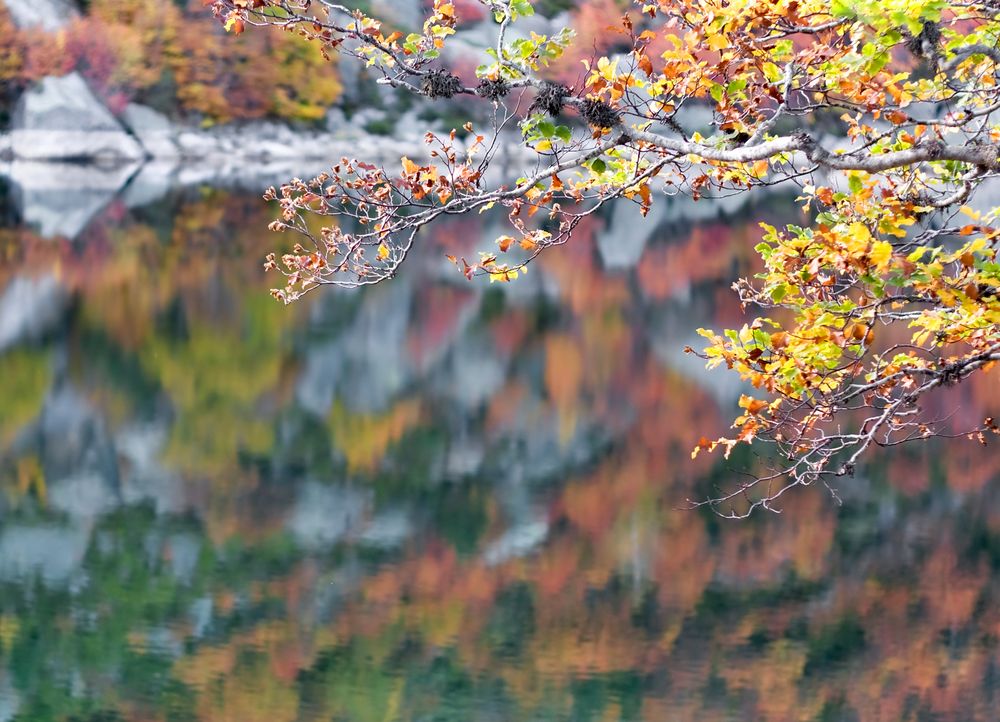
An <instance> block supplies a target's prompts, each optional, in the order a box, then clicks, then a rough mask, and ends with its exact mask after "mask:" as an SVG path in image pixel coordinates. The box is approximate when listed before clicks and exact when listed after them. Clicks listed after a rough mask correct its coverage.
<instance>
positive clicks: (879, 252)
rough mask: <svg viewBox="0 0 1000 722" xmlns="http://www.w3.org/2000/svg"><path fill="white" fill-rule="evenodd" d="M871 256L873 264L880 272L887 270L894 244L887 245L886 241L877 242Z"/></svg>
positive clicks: (873, 246)
mask: <svg viewBox="0 0 1000 722" xmlns="http://www.w3.org/2000/svg"><path fill="white" fill-rule="evenodd" d="M869 256H870V257H871V259H872V263H874V264H875V266H876V268H878V269H879V270H883V269H885V267H886V266H888V265H889V260H890V259H891V258H892V244H890V243H886V242H885V241H876V242H875V243H874V244H873V245H872V250H871V253H870V254H869Z"/></svg>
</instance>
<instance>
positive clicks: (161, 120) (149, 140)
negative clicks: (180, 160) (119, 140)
mask: <svg viewBox="0 0 1000 722" xmlns="http://www.w3.org/2000/svg"><path fill="white" fill-rule="evenodd" d="M122 122H123V123H125V125H126V126H127V127H128V128H129V130H131V131H132V133H133V134H134V135H135V137H136V138H138V139H139V142H140V143H141V144H142V147H143V148H145V149H146V152H147V153H148V154H149V155H151V156H152V157H154V158H175V157H177V156H178V155H179V154H180V148H179V147H178V145H177V137H176V136H177V131H176V129H175V127H174V125H173V124H172V123H171V122H170V119H169V118H167V116H165V115H163V114H162V113H160V112H157V111H155V110H153V109H152V108H150V107H148V106H145V105H139V104H138V103H129V104H128V105H127V106H125V111H124V112H123V113H122Z"/></svg>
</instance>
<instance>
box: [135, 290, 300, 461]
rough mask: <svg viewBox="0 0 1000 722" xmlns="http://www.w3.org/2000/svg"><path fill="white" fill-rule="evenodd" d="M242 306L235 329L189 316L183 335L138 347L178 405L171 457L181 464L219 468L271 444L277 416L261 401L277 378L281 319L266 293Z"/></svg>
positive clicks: (261, 451) (155, 339)
mask: <svg viewBox="0 0 1000 722" xmlns="http://www.w3.org/2000/svg"><path fill="white" fill-rule="evenodd" d="M242 306H243V310H244V312H243V314H241V317H240V320H239V325H238V327H237V328H232V327H226V328H219V327H217V326H216V325H214V324H210V323H205V322H204V321H203V320H201V319H190V320H188V321H187V322H186V326H187V329H186V331H187V332H186V334H185V335H184V337H183V338H182V339H176V338H170V337H163V336H160V335H156V336H153V337H152V338H151V339H150V340H149V341H148V342H147V343H146V344H145V345H144V347H143V348H142V349H141V350H140V356H141V358H142V359H143V366H144V367H145V368H146V369H147V373H149V374H150V375H151V376H153V377H155V378H157V379H159V380H160V382H161V383H162V385H163V388H164V391H165V393H166V394H167V396H168V397H169V398H170V400H171V402H172V404H173V405H174V409H175V412H176V414H177V418H176V419H175V421H174V423H173V424H172V426H171V429H172V433H171V437H170V444H169V447H168V451H167V458H168V460H169V462H170V463H171V464H173V465H176V466H177V467H178V468H180V469H182V470H185V471H190V472H196V473H206V474H218V473H219V472H220V471H223V470H225V469H226V468H227V467H229V466H230V465H231V464H232V463H233V461H234V460H235V459H238V458H239V456H240V454H241V453H249V454H254V455H263V454H265V453H266V452H267V451H268V450H269V449H270V447H271V443H272V430H271V422H270V420H269V419H268V418H267V416H265V415H264V414H262V413H260V412H259V410H258V409H259V406H258V404H260V403H261V401H262V399H261V397H262V396H263V395H264V394H265V393H266V392H268V391H272V390H273V389H274V388H275V386H276V385H277V383H278V381H279V376H280V371H281V361H282V360H281V357H280V354H279V353H278V344H277V343H276V341H277V339H278V337H279V336H280V334H281V328H282V319H281V315H280V313H275V311H274V310H273V304H272V305H271V306H269V305H268V304H267V300H266V299H263V298H260V299H245V300H244V302H243V304H242Z"/></svg>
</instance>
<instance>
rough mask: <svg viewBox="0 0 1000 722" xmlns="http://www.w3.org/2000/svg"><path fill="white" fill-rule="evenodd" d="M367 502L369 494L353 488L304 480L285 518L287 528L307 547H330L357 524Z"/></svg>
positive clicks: (365, 508) (358, 526)
mask: <svg viewBox="0 0 1000 722" xmlns="http://www.w3.org/2000/svg"><path fill="white" fill-rule="evenodd" d="M368 505H369V497H368V495H367V494H365V493H363V492H360V491H357V490H356V489H350V488H346V487H342V486H324V485H323V484H318V483H316V482H307V483H306V484H305V485H304V486H303V487H302V489H301V491H300V492H299V497H298V500H297V501H296V504H295V508H294V509H293V510H292V514H291V516H290V517H289V519H288V529H289V531H291V533H292V535H293V536H294V537H295V538H296V539H297V540H298V542H299V543H300V544H301V545H302V546H304V547H306V548H309V549H322V548H325V547H330V546H332V545H334V544H336V543H337V542H338V541H340V540H341V539H342V538H343V537H345V536H346V535H347V534H349V533H351V532H353V531H355V530H357V529H358V528H360V526H361V524H362V523H363V522H364V519H365V512H366V510H367V509H368Z"/></svg>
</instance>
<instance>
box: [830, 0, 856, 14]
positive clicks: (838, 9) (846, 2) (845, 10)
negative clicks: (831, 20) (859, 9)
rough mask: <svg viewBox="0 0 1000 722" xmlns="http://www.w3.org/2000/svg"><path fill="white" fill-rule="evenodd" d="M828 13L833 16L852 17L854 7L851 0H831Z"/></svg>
mask: <svg viewBox="0 0 1000 722" xmlns="http://www.w3.org/2000/svg"><path fill="white" fill-rule="evenodd" d="M830 14H831V15H833V16H834V17H835V18H851V17H854V14H855V13H854V7H853V5H852V3H851V0H833V2H832V3H830Z"/></svg>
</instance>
